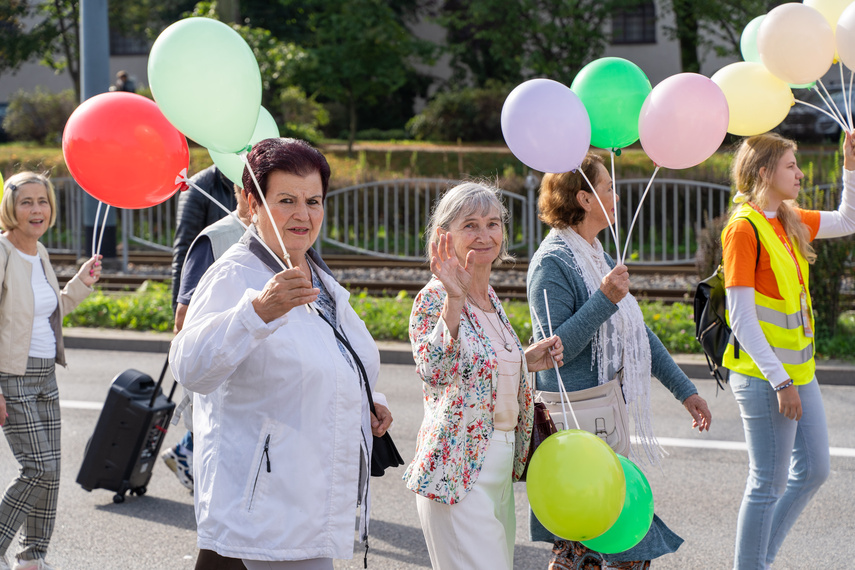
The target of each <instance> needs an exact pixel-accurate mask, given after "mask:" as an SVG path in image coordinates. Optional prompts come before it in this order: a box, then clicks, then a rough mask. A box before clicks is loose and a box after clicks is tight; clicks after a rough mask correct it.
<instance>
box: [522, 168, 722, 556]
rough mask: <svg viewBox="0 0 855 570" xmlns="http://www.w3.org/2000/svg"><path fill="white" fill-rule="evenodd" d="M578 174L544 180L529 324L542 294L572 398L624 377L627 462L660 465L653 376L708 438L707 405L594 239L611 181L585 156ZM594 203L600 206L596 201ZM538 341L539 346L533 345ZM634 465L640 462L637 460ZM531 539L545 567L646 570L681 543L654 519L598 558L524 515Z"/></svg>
mask: <svg viewBox="0 0 855 570" xmlns="http://www.w3.org/2000/svg"><path fill="white" fill-rule="evenodd" d="M580 168H581V170H582V171H584V173H585V176H586V177H587V178H588V180H590V181H591V184H592V185H593V186H594V188H595V189H596V196H595V195H594V192H593V191H592V189H591V188H590V187H589V185H588V183H587V182H586V181H585V180H584V178H583V177H582V174H581V173H580V172H579V171H578V170H577V171H574V172H566V173H563V174H547V175H546V176H544V178H543V182H542V184H541V189H540V199H539V202H538V207H539V210H540V219H541V220H543V221H544V222H545V223H546V224H548V225H549V226H550V227H551V228H552V231H551V232H550V233H549V235H548V236H547V237H546V239H544V241H543V242H542V243H541V245H540V247H539V248H538V250H537V252H536V253H535V255H534V257H533V258H532V260H531V263H530V265H529V270H528V279H527V289H528V299H529V302H530V303H531V312H532V320H533V321H535V322H536V321H537V319H536V318H535V314H536V315H537V317H538V318H539V319H540V321H541V322H544V323H545V322H546V321H547V319H546V316H547V310H546V301H545V299H544V295H543V290H544V289H545V290H547V291H548V295H549V310H550V315H549V317H550V319H551V321H552V324H553V326H554V327H556V328H555V329H554V333H555V334H556V335H557V336H559V337H560V338H561V341H562V343H563V344H564V365H563V366H562V367H561V368H560V369H559V371H560V374H561V379H562V381H563V382H564V387H565V388H566V389H567V390H568V391H577V390H584V389H586V388H592V387H594V386H597V385H599V384H603V383H605V382H607V381H609V380H611V379H612V378H613V377H614V375H615V374H616V373H617V372H618V371H619V370H621V369H622V370H623V390H624V396H625V398H626V400H627V412H628V415H629V416H630V417H632V418H633V422H632V423H633V424H634V426H635V434H636V436H637V437H638V440H639V442H640V444H639V445H637V446H636V447H635V449H634V450H633V452H632V457H631V458H632V459H634V460H636V461H637V462H642V461H646V462H647V463H649V464H653V465H656V464H658V462H659V459H660V457H661V448H660V447H659V444H658V443H657V441H656V438H655V436H654V435H653V430H652V426H651V422H650V413H649V412H650V376H651V375H653V376H656V378H658V379H659V381H660V382H662V384H663V385H664V386H665V387H666V388H668V390H670V391H671V393H672V394H673V395H674V397H675V398H676V399H678V400H679V401H681V402H682V403H683V405H684V406H685V408H686V410H687V411H688V412H689V413H690V414H691V416H692V419H693V422H692V426H693V427H697V428H698V429H699V430H701V431H703V430H708V429H709V426H710V422H711V420H712V417H711V415H710V411H709V408H708V407H707V404H706V402H705V401H704V400H703V398H701V397H700V396H698V391H697V389H696V388H695V386H694V384H692V382H691V381H690V380H689V378H688V377H687V376H686V375H685V374H684V373H683V371H682V370H680V368H679V367H678V366H677V364H676V363H675V362H674V360H673V359H672V358H671V356H670V355H669V354H668V351H667V350H666V349H665V347H664V346H663V345H662V342H661V341H660V340H659V339H658V338H657V337H656V335H655V334H653V332H652V331H651V330H650V329H649V328H647V327H646V326H645V325H644V322H643V319H642V315H641V310H640V309H639V308H638V303H637V302H636V300H635V298H634V297H633V296H632V295H630V294H629V274H628V271H627V268H626V266H624V265H619V266H615V262H614V260H612V259H611V257H609V256H608V255H606V254H605V253H604V252H603V248H602V245H601V244H600V242H599V241H598V240H597V234H598V233H599V232H601V231H602V230H604V229H606V228H607V227H608V226H610V225H611V224H612V223H613V222H614V215H615V214H614V208H615V206H616V204H615V203H614V199H613V194H612V191H611V186H612V180H611V177H610V176H609V173H608V171H607V170H606V168H605V166H603V164H602V159H601V158H600V157H599V156H597V155H595V154H593V153H589V154H588V156H587V157H586V158H585V160H584V161H583V162H582V165H581V167H580ZM597 198H599V200H598V199H597ZM539 336H540V335H539V331H536V332H535V339H538V338H539ZM536 388H537V390H545V391H549V392H557V391H558V377H557V375H556V372H555V370H554V369H552V370H547V371H544V372H538V374H537V384H536ZM636 456H639V457H640V459H639V457H636ZM530 527H531V538H532V540H537V541H546V542H553V543H554V548H553V557H552V560H551V561H550V564H549V568H550V569H552V568H555V569H558V568H576V567H577V565H579V564H581V563H582V562H583V561H584V563H585V564H588V565H586V566H584V567H585V568H597V567H599V568H603V569H605V568H609V569H612V568H621V569H643V568H649V566H650V561H651V560H652V559H654V558H657V557H659V556H662V555H664V554H668V553H671V552H674V551H676V550H677V548H679V546H680V545H681V544H682V542H683V539H681V538H680V537H679V536H677V535H676V534H675V533H674V532H672V531H671V530H670V529H669V528H668V527H667V526H666V525H665V523H663V522H662V520H661V519H659V517H657V516H655V515H654V518H653V524H652V525H651V527H650V530H649V531H648V533H647V536H645V537H644V538H643V539H642V540H641V542H640V543H639V544H638V545H636V546H634V547H633V548H631V549H630V550H628V551H626V552H621V553H617V554H601V553H598V552H593V551H591V550H589V549H588V548H586V547H585V546H584V545H582V544H581V543H579V542H573V541H568V540H564V539H562V538H560V537H557V536H554V535H552V533H550V532H549V531H547V530H546V529H545V528H544V527H543V525H541V524H540V522H539V521H538V520H537V518H535V516H534V514H530Z"/></svg>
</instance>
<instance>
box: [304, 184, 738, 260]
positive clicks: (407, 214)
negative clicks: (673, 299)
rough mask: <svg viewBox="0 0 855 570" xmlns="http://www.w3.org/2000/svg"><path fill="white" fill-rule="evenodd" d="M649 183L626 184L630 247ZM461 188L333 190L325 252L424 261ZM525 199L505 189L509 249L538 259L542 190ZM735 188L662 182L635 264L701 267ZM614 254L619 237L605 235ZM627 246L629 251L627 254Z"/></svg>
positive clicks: (532, 187)
mask: <svg viewBox="0 0 855 570" xmlns="http://www.w3.org/2000/svg"><path fill="white" fill-rule="evenodd" d="M647 182H648V181H647V180H646V179H644V180H642V179H630V180H619V181H618V193H619V195H620V200H621V201H620V205H619V207H618V208H617V209H618V212H619V220H618V222H619V225H620V228H621V229H622V233H623V237H621V238H620V239H621V242H624V241H625V239H626V238H625V235H626V233H625V232H626V229H628V228H629V225H630V222H631V219H632V215H633V214H634V213H635V211H636V210H637V209H638V207H639V201H640V200H641V196H642V194H643V193H644V189H645V187H646V185H647ZM456 183H457V181H454V180H446V179H433V178H431V179H426V178H419V179H409V180H392V181H384V182H371V183H367V184H360V185H358V186H352V187H349V188H342V189H339V190H334V191H331V192H329V193H328V194H327V198H326V204H325V208H326V216H325V218H324V227H323V229H322V231H321V236H320V240H319V241H320V243H319V244H318V246H319V247H321V248H323V249H326V250H329V249H332V250H334V251H346V252H352V253H358V254H364V255H374V256H378V257H394V258H405V259H423V258H424V250H425V241H424V234H425V228H426V226H427V223H428V219H429V217H430V212H431V208H432V206H433V204H434V203H435V202H436V200H437V199H438V198H439V197H440V196H441V195H442V193H443V192H444V191H445V190H447V189H448V188H451V187H452V186H454V185H455V184H456ZM527 186H528V187H527V189H526V191H525V193H524V194H520V193H515V192H509V191H502V192H501V193H502V198H503V200H504V201H505V206H506V207H507V209H508V213H509V223H508V226H507V229H508V238H509V249H510V251H511V252H512V253H515V254H516V255H517V257H525V258H528V257H531V256H532V255H533V254H534V252H535V250H536V249H537V246H538V244H539V243H540V242H541V240H542V239H543V237H544V236H545V235H546V233H547V231H548V229H549V228H548V227H547V226H546V225H545V224H543V223H542V222H540V221H539V220H538V219H537V191H536V184H529V185H527ZM729 196H730V188H729V187H727V186H722V185H719V184H708V183H705V182H693V181H689V180H668V179H663V180H656V181H654V184H653V186H652V187H651V189H650V192H649V193H648V196H647V198H646V199H645V201H644V203H643V204H642V205H641V209H640V210H639V216H638V221H637V222H636V228H635V230H634V231H633V237H632V241H631V243H630V247H629V252H630V254H629V255H628V256H627V259H631V260H632V261H633V262H636V263H643V264H651V265H654V264H682V263H690V262H692V261H694V256H695V249H696V248H697V242H698V234H699V232H700V231H701V230H702V229H703V227H704V226H705V225H706V224H707V222H708V221H709V220H711V219H713V218H716V217H718V216H720V215H722V214H724V213H725V212H726V211H727V208H728V206H729ZM600 237H601V239H602V240H603V246H604V248H605V249H606V251H610V252H611V253H612V254H614V253H615V252H614V250H615V248H614V243H613V240H612V237H611V233H610V232H608V231H605V232H603V234H602V235H601V236H600ZM623 245H624V244H623V243H621V248H623Z"/></svg>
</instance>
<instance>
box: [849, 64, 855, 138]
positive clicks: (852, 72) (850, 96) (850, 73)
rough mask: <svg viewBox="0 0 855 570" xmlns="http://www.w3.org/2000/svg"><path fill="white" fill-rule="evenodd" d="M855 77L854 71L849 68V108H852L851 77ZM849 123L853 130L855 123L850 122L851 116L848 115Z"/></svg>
mask: <svg viewBox="0 0 855 570" xmlns="http://www.w3.org/2000/svg"><path fill="white" fill-rule="evenodd" d="M853 77H855V71H853V70H849V98H848V100H849V109H850V110H851V109H852V78H853ZM849 124H850V125H852V126H853V130H855V124H853V122H852V116H851V115H850V116H849Z"/></svg>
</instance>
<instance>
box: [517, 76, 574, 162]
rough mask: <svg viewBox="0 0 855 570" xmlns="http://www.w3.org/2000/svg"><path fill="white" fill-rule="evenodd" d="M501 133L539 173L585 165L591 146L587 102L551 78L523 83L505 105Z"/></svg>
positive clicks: (520, 157) (522, 159)
mask: <svg viewBox="0 0 855 570" xmlns="http://www.w3.org/2000/svg"><path fill="white" fill-rule="evenodd" d="M502 134H504V136H505V142H506V143H507V144H508V147H509V148H510V149H511V152H513V153H514V156H516V157H517V158H518V159H519V160H520V161H521V162H522V163H523V164H525V165H527V166H529V167H531V168H533V169H534V170H538V171H540V172H555V173H558V172H568V171H570V170H575V169H577V168H578V167H579V165H581V164H582V160H583V159H584V158H585V155H586V154H587V152H588V147H589V146H590V145H591V121H590V119H589V118H588V111H586V110H585V105H583V104H582V101H581V100H580V99H579V97H578V96H576V94H575V93H573V92H572V91H571V90H570V89H569V88H568V87H567V86H566V85H562V84H561V83H558V82H557V81H552V80H551V79H532V80H530V81H526V82H525V83H521V84H520V85H518V86H517V87H516V88H515V89H514V90H513V91H511V93H510V95H508V98H507V99H505V104H504V106H503V107H502Z"/></svg>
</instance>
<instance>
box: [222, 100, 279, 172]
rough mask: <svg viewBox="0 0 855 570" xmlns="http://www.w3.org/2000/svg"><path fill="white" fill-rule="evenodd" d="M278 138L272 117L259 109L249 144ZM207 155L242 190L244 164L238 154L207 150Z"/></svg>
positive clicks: (277, 130)
mask: <svg viewBox="0 0 855 570" xmlns="http://www.w3.org/2000/svg"><path fill="white" fill-rule="evenodd" d="M278 136H279V127H277V126H276V121H274V120H273V116H272V115H271V114H270V112H268V110H267V109H265V108H264V107H261V108H260V109H259V110H258V122H257V123H256V125H255V131H253V133H252V136H251V137H250V138H249V144H250V145H255V144H256V143H257V142H260V141H263V140H264V139H272V138H276V137H278ZM208 154H210V155H211V158H212V159H213V160H214V164H216V165H217V168H219V169H220V171H221V172H222V173H223V174H225V175H226V178H228V179H229V180H231V181H232V182H234V183H235V184H237V185H238V186H240V187H241V188H243V167H244V163H243V161H242V160H241V159H240V156H239V155H238V153H234V152H232V153H223V152H217V151H215V150H211V149H208Z"/></svg>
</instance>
